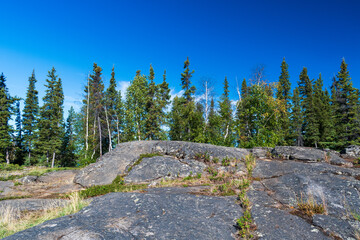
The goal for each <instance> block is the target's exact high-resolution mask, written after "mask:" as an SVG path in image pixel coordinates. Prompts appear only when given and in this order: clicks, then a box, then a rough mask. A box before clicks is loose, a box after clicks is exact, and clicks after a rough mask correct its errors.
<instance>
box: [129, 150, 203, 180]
mask: <svg viewBox="0 0 360 240" xmlns="http://www.w3.org/2000/svg"><path fill="white" fill-rule="evenodd" d="M205 168H206V165H205V164H204V163H202V162H198V161H195V160H186V159H184V160H177V159H175V158H174V157H170V156H156V157H151V158H144V159H142V161H141V163H140V164H138V165H136V166H134V167H133V168H132V170H131V171H130V172H129V174H128V175H127V176H126V177H125V178H124V180H125V182H131V183H139V182H149V181H153V180H156V179H159V178H164V177H168V178H177V177H186V176H189V175H196V174H198V173H202V172H203V171H204V169H205Z"/></svg>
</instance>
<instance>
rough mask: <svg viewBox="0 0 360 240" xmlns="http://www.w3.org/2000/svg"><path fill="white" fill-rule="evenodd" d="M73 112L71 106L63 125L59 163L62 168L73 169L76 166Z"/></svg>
mask: <svg viewBox="0 0 360 240" xmlns="http://www.w3.org/2000/svg"><path fill="white" fill-rule="evenodd" d="M75 114H76V113H75V110H74V108H73V107H72V106H71V108H70V110H69V112H68V117H67V119H66V123H65V134H64V137H63V140H62V145H61V162H60V165H61V166H62V167H74V166H75V165H76V161H75V159H76V156H75V150H76V146H75V137H74V124H75Z"/></svg>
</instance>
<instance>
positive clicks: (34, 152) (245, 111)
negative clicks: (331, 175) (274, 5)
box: [0, 58, 360, 167]
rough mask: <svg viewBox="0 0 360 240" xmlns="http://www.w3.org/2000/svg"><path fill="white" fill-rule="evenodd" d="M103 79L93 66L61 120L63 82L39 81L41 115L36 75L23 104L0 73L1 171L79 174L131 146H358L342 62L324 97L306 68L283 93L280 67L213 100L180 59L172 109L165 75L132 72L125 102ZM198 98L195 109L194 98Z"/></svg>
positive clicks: (359, 124)
mask: <svg viewBox="0 0 360 240" xmlns="http://www.w3.org/2000/svg"><path fill="white" fill-rule="evenodd" d="M102 71H103V69H102V68H101V67H100V66H98V65H97V64H96V63H94V65H93V69H92V73H91V74H89V76H88V78H87V83H86V84H85V88H84V94H83V101H82V107H81V110H80V111H79V112H75V110H74V109H73V108H71V109H70V110H69V112H68V114H67V117H66V119H65V118H64V93H63V88H62V80H61V78H60V77H59V76H58V75H57V72H56V69H55V68H52V69H51V70H50V71H49V72H48V75H47V79H46V84H45V87H46V92H45V96H44V97H43V99H42V100H43V105H42V106H39V97H38V91H37V90H36V83H37V80H36V76H35V72H33V73H32V75H31V76H30V77H29V80H28V88H27V93H26V98H25V99H20V98H18V97H15V96H12V95H11V93H9V90H8V88H7V87H6V75H4V73H2V74H1V75H0V164H1V163H3V164H5V163H6V164H19V165H26V166H30V165H40V166H48V167H54V166H62V167H72V166H84V165H87V164H89V163H92V162H95V161H96V159H98V158H99V157H101V156H102V155H103V154H105V153H106V152H109V151H112V149H114V148H115V147H116V145H117V144H118V143H121V142H127V141H138V140H178V141H191V142H198V143H209V144H214V145H221V146H229V147H239V148H251V147H257V146H259V147H266V146H268V147H272V146H275V145H290V146H309V147H317V148H330V149H335V150H341V149H342V148H343V147H345V146H347V145H350V144H359V142H360V102H359V98H360V92H359V89H356V88H355V87H353V85H352V80H351V78H350V74H349V71H348V69H347V64H346V62H345V59H343V60H342V62H341V65H340V69H339V70H337V72H338V73H337V74H336V76H334V78H333V80H332V84H331V86H328V88H325V87H324V86H323V79H322V77H321V74H319V76H318V78H317V79H310V78H309V76H308V73H307V68H305V67H304V68H303V69H302V71H301V73H300V74H299V78H298V81H297V83H298V84H297V86H294V87H293V88H292V87H291V84H290V80H289V78H290V77H289V73H288V64H287V63H286V61H285V58H284V59H283V61H282V63H281V70H280V76H279V79H278V81H277V82H267V81H264V78H263V69H262V68H261V67H258V68H257V69H256V70H255V71H254V74H253V77H252V78H251V79H248V80H246V79H243V80H242V83H241V84H239V85H238V87H236V88H234V90H232V89H230V87H229V82H228V80H227V78H226V77H224V80H223V91H222V94H221V96H219V97H215V96H214V94H213V93H212V86H211V84H212V83H211V82H210V81H207V80H204V81H203V82H202V86H201V89H200V90H197V89H196V87H195V86H194V85H193V83H192V76H193V74H194V72H195V71H194V70H192V69H191V68H190V62H189V58H187V60H186V61H185V62H184V70H183V72H182V73H181V77H180V76H179V77H180V80H181V82H180V83H181V87H182V90H183V91H182V92H183V94H182V96H176V97H174V98H173V99H172V98H171V96H170V88H169V84H168V83H167V81H166V80H167V79H166V71H164V73H163V75H162V81H159V83H156V82H155V71H154V69H153V67H152V66H151V65H150V71H149V76H146V75H144V74H142V73H141V71H140V70H138V71H137V72H136V74H135V77H134V79H133V80H132V81H131V83H130V86H129V87H128V88H127V89H126V92H124V93H122V92H121V91H119V90H117V83H116V78H115V69H114V68H113V69H112V72H111V79H110V82H109V83H106V84H107V85H108V87H107V88H106V89H105V84H104V82H103V79H102ZM230 90H232V91H235V93H236V94H237V96H238V99H237V101H236V102H234V101H231V99H230V97H229V93H230ZM199 92H201V94H202V96H203V97H202V98H201V100H198V99H197V98H196V96H197V95H199ZM122 95H123V96H122ZM20 101H24V107H23V109H20ZM13 122H14V123H13Z"/></svg>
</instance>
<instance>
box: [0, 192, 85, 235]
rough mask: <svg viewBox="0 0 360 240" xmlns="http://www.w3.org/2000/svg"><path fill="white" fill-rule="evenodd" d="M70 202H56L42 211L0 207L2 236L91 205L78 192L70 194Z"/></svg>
mask: <svg viewBox="0 0 360 240" xmlns="http://www.w3.org/2000/svg"><path fill="white" fill-rule="evenodd" d="M69 199H70V202H69V203H68V204H66V205H59V204H58V203H54V204H53V205H52V206H50V208H48V209H45V210H40V211H23V212H21V211H20V210H19V209H16V208H13V207H11V206H6V207H3V208H0V238H5V237H7V236H10V235H12V234H14V233H16V232H19V231H22V230H25V229H27V228H31V227H34V226H36V225H38V224H41V223H43V222H45V221H48V220H51V219H54V218H59V217H63V216H66V215H69V214H73V213H76V212H78V211H80V210H81V209H82V208H84V207H86V206H87V205H89V201H85V200H83V199H82V198H81V197H80V195H79V194H78V193H77V192H76V193H73V194H71V195H69Z"/></svg>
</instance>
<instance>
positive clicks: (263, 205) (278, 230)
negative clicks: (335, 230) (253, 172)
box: [248, 191, 331, 240]
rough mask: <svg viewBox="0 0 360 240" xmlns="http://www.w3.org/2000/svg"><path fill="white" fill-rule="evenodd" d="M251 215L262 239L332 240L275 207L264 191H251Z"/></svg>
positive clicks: (311, 226)
mask: <svg viewBox="0 0 360 240" xmlns="http://www.w3.org/2000/svg"><path fill="white" fill-rule="evenodd" d="M248 194H249V198H250V201H251V202H252V203H253V206H252V208H251V215H252V217H253V219H254V223H255V224H256V232H255V234H256V235H257V236H258V237H259V238H260V239H274V240H275V239H331V238H329V237H327V236H326V235H324V234H323V233H322V232H321V231H320V230H319V229H317V228H316V227H315V226H313V225H311V224H309V223H307V222H306V221H305V220H304V219H302V218H300V217H298V216H295V215H292V214H289V213H288V212H286V211H283V210H280V209H277V208H275V207H273V205H276V204H277V202H276V201H274V200H273V199H271V198H270V197H269V196H268V195H267V194H266V193H265V192H264V191H250V192H249V193H248Z"/></svg>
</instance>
